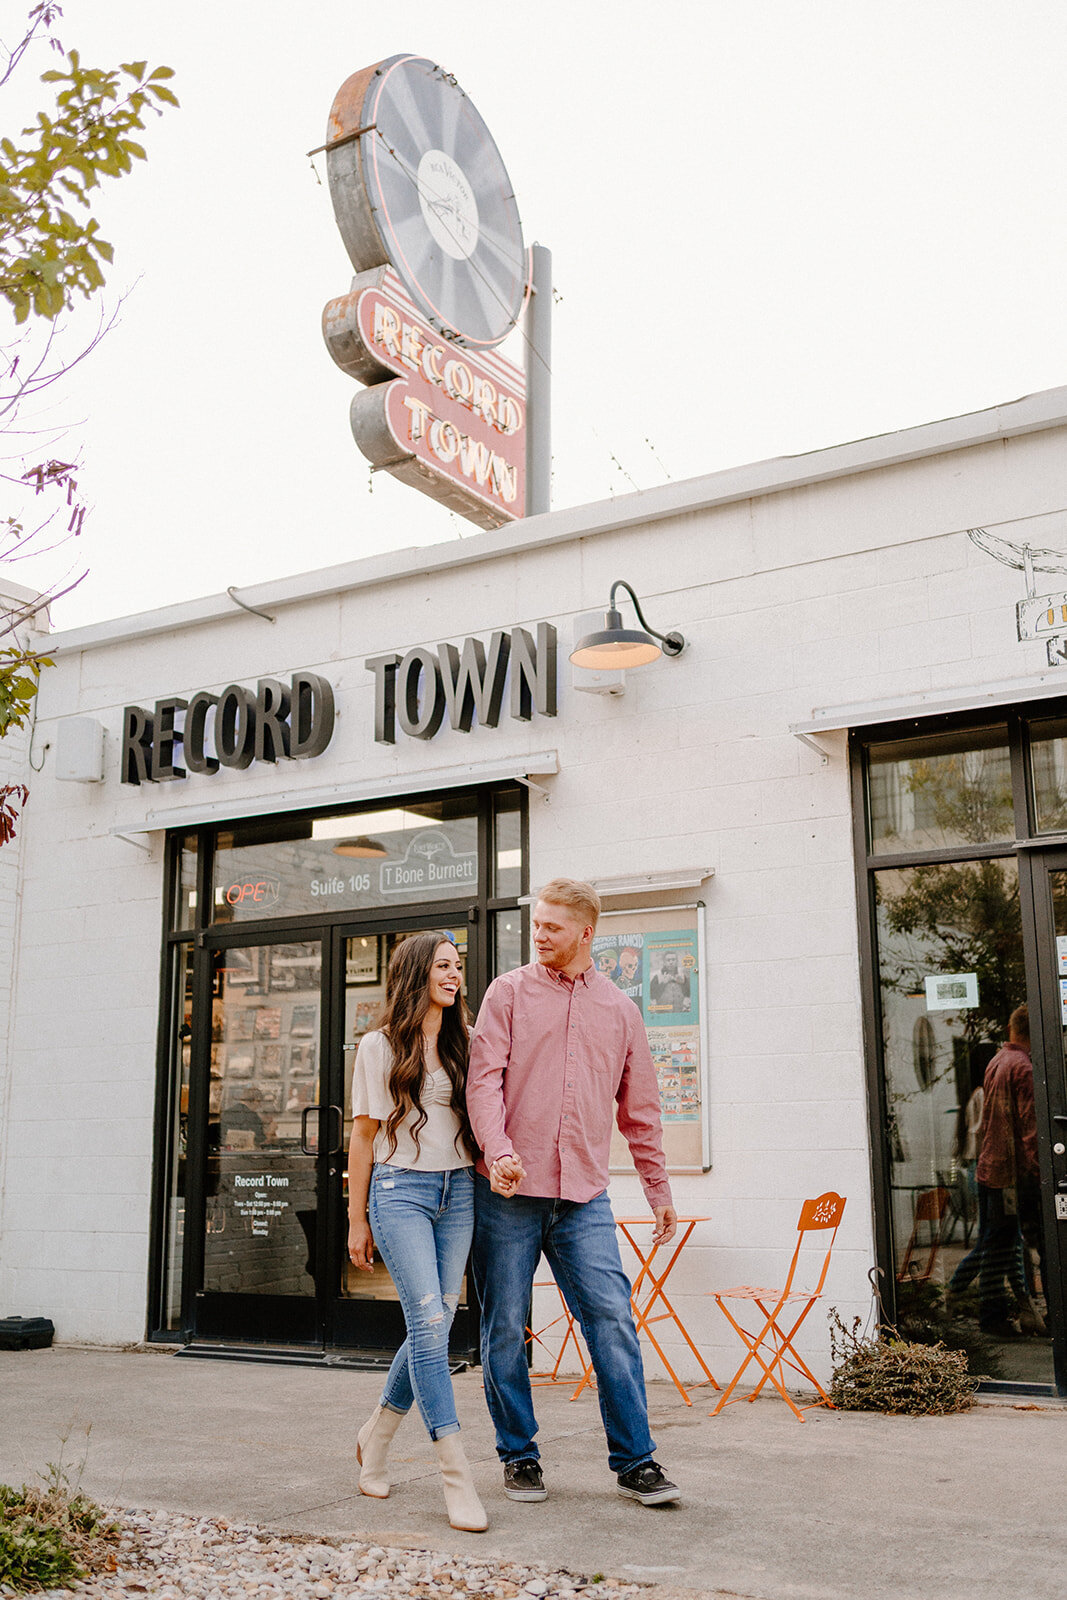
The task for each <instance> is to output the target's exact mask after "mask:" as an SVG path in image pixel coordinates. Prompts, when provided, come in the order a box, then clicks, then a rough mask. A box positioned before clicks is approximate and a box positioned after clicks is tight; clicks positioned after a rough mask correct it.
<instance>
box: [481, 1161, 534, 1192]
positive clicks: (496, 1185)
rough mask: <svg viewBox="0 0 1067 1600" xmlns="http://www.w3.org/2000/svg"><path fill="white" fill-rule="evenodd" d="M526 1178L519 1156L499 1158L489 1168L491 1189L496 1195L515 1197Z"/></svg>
mask: <svg viewBox="0 0 1067 1600" xmlns="http://www.w3.org/2000/svg"><path fill="white" fill-rule="evenodd" d="M525 1176H526V1168H525V1167H524V1166H523V1164H522V1162H521V1161H520V1160H519V1158H518V1156H517V1155H510V1156H498V1157H497V1158H496V1160H495V1161H494V1162H493V1164H492V1166H491V1167H490V1168H489V1187H490V1188H491V1189H492V1190H493V1192H494V1194H502V1195H513V1194H514V1193H515V1191H516V1190H517V1189H518V1187H519V1184H520V1183H521V1182H522V1180H523V1178H525Z"/></svg>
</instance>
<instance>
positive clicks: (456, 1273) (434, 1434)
mask: <svg viewBox="0 0 1067 1600" xmlns="http://www.w3.org/2000/svg"><path fill="white" fill-rule="evenodd" d="M462 977H463V968H462V963H461V961H460V957H459V952H458V951H457V949H456V947H455V945H454V944H453V942H452V940H451V939H450V938H449V936H448V934H446V933H417V934H413V935H412V936H411V937H410V938H408V939H405V940H403V942H402V943H401V944H399V945H398V946H397V947H396V949H395V950H394V951H393V955H392V959H391V960H390V962H389V970H388V974H387V976H386V1001H385V1010H384V1013H383V1015H382V1019H381V1022H380V1024H379V1026H378V1028H377V1029H376V1030H375V1031H374V1032H372V1033H367V1034H365V1035H364V1037H363V1038H362V1040H361V1041H360V1045H359V1050H358V1052H357V1054H356V1064H355V1070H354V1072H353V1076H352V1117H353V1122H352V1136H351V1142H350V1145H349V1152H348V1217H349V1227H348V1254H349V1257H350V1259H351V1260H352V1262H353V1263H354V1265H355V1266H356V1267H358V1268H360V1269H361V1270H362V1271H364V1272H370V1271H371V1270H372V1268H373V1265H374V1246H375V1245H377V1247H378V1251H379V1253H380V1255H381V1257H382V1260H383V1261H384V1262H385V1265H386V1267H387V1268H388V1269H389V1275H390V1277H391V1278H392V1280H393V1283H394V1285H395V1287H396V1291H397V1294H398V1296H399V1298H400V1304H401V1307H402V1309H403V1312H404V1324H405V1328H406V1330H407V1336H406V1338H405V1339H404V1342H403V1344H402V1345H401V1346H400V1349H399V1350H398V1351H397V1353H396V1355H395V1356H394V1358H393V1363H392V1366H391V1367H390V1368H389V1375H388V1377H387V1378H386V1380H385V1387H384V1389H383V1390H382V1396H381V1399H380V1401H379V1402H378V1405H377V1406H376V1407H375V1408H374V1411H373V1412H372V1414H371V1416H370V1417H369V1418H368V1420H367V1421H366V1422H365V1423H364V1424H363V1426H362V1428H360V1430H359V1435H358V1437H357V1441H356V1458H357V1460H358V1462H359V1464H360V1474H359V1488H360V1493H361V1494H366V1495H371V1496H373V1497H374V1498H376V1499H384V1498H385V1497H386V1496H387V1495H388V1494H389V1489H390V1483H389V1474H388V1470H387V1466H386V1455H387V1451H388V1448H389V1444H390V1442H391V1440H392V1438H393V1435H394V1434H395V1432H396V1430H397V1428H398V1427H399V1425H400V1421H401V1419H402V1418H403V1417H404V1416H405V1415H406V1413H407V1412H408V1411H409V1410H410V1409H411V1405H412V1402H413V1401H414V1402H415V1403H417V1405H418V1408H419V1412H420V1414H421V1416H422V1420H423V1422H424V1423H425V1425H426V1428H427V1431H428V1432H429V1435H430V1438H431V1439H432V1440H433V1444H434V1450H435V1451H436V1453H437V1460H438V1465H439V1467H440V1470H441V1477H442V1481H443V1486H444V1495H445V1505H446V1507H447V1509H448V1517H449V1521H450V1522H451V1524H452V1526H453V1527H454V1528H461V1529H463V1530H465V1531H466V1532H468V1533H480V1532H482V1531H483V1530H484V1529H485V1528H486V1527H487V1526H488V1521H487V1518H486V1514H485V1510H484V1508H483V1506H482V1503H481V1501H480V1500H479V1498H478V1494H477V1491H476V1490H475V1487H474V1482H473V1480H472V1478H471V1473H470V1468H469V1466H468V1464H467V1459H466V1456H465V1454H464V1451H463V1444H462V1441H461V1438H460V1427H459V1419H458V1417H457V1416H456V1401H455V1396H454V1394H453V1392H452V1379H451V1376H450V1374H449V1370H448V1334H449V1329H450V1328H451V1326H452V1319H453V1316H454V1315H455V1310H456V1306H457V1304H458V1303H459V1294H460V1288H461V1285H462V1283H463V1274H464V1271H465V1270H466V1265H467V1256H468V1253H469V1251H470V1245H471V1235H472V1232H473V1229H474V1184H473V1174H472V1165H473V1161H474V1140H473V1138H472V1136H471V1127H470V1121H469V1119H468V1116H467V1110H466V1103H465V1088H466V1080H467V1058H468V1049H469V1025H468V1016H467V1009H466V1005H465V1003H464V1000H463V996H462V994H461V992H460V985H461V982H462Z"/></svg>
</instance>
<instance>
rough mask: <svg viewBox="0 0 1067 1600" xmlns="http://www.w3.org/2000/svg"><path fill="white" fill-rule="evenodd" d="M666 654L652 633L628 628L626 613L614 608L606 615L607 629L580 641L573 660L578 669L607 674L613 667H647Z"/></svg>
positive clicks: (604, 627)
mask: <svg viewBox="0 0 1067 1600" xmlns="http://www.w3.org/2000/svg"><path fill="white" fill-rule="evenodd" d="M662 654H663V651H662V650H661V649H660V647H659V645H658V644H657V643H656V641H655V639H653V637H652V635H651V634H650V633H645V632H644V630H643V629H641V628H624V627H623V625H622V614H621V613H620V612H618V611H616V610H615V609H614V607H610V608H609V609H608V610H607V611H606V612H605V613H604V626H603V627H602V628H598V629H597V630H596V632H595V633H587V634H586V635H585V637H584V638H582V639H579V640H578V643H577V644H576V645H575V647H574V649H573V650H572V651H571V656H570V658H571V661H572V662H573V663H574V665H575V666H576V667H588V668H591V669H592V670H593V671H594V672H597V671H600V672H603V671H605V670H607V669H609V668H613V667H645V666H647V665H648V664H649V662H650V661H658V660H659V658H660V656H661V655H662Z"/></svg>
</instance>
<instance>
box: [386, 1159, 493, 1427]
mask: <svg viewBox="0 0 1067 1600" xmlns="http://www.w3.org/2000/svg"><path fill="white" fill-rule="evenodd" d="M472 1176H473V1170H472V1168H470V1167H458V1168H457V1169H456V1170H455V1171H454V1172H418V1171H416V1170H415V1169H414V1168H408V1167H390V1166H383V1165H380V1164H376V1165H375V1167H374V1171H373V1173H372V1174H371V1184H370V1204H369V1206H368V1208H367V1209H368V1213H369V1216H370V1225H371V1232H372V1233H373V1234H374V1242H375V1244H376V1245H377V1246H378V1250H379V1252H380V1254H381V1258H382V1260H383V1261H384V1262H385V1264H386V1266H387V1267H388V1268H389V1276H390V1277H391V1278H392V1280H393V1284H394V1286H395V1288H396V1292H397V1294H398V1295H399V1297H400V1304H401V1307H402V1308H403V1312H404V1323H405V1326H406V1327H407V1338H406V1339H405V1340H404V1343H403V1344H402V1345H401V1346H400V1349H399V1350H398V1351H397V1353H396V1355H395V1356H394V1357H393V1364H392V1366H391V1367H390V1368H389V1376H388V1377H387V1378H386V1380H385V1388H384V1389H383V1391H382V1397H381V1402H380V1404H381V1405H383V1406H384V1407H386V1408H387V1409H388V1410H389V1411H400V1412H407V1411H410V1409H411V1404H412V1400H416V1401H417V1402H418V1407H419V1411H420V1413H421V1415H422V1420H423V1422H424V1423H425V1424H426V1427H427V1430H428V1432H429V1435H430V1438H431V1439H443V1438H444V1436H445V1435H446V1434H448V1433H458V1432H459V1420H458V1418H457V1416H456V1401H455V1397H454V1395H453V1393H452V1378H451V1375H450V1373H449V1370H448V1333H449V1329H450V1328H451V1326H452V1319H453V1317H454V1316H455V1314H456V1306H457V1305H458V1303H459V1292H460V1288H461V1286H462V1283H463V1274H464V1272H465V1271H466V1267H467V1255H468V1252H469V1251H470V1244H471V1229H472V1228H473V1226H474V1185H473V1183H472V1181H471V1179H472Z"/></svg>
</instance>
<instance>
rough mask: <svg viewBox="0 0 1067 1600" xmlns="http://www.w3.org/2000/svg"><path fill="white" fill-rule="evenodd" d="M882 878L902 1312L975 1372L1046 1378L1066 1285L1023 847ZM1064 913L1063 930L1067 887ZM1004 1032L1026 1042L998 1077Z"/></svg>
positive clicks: (884, 1012) (878, 904) (906, 1326)
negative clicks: (1054, 1267) (1055, 1220)
mask: <svg viewBox="0 0 1067 1600" xmlns="http://www.w3.org/2000/svg"><path fill="white" fill-rule="evenodd" d="M1024 873H1025V862H1024ZM873 880H874V895H875V909H876V929H877V949H878V969H879V973H878V975H879V990H880V1013H881V1024H882V1042H883V1059H884V1063H885V1096H886V1103H885V1121H884V1128H885V1138H886V1165H887V1170H888V1174H889V1183H890V1194H891V1199H892V1211H891V1223H892V1237H893V1256H894V1269H895V1274H894V1275H895V1279H896V1282H895V1285H894V1288H895V1303H896V1325H897V1326H898V1328H899V1329H900V1331H901V1333H902V1334H903V1335H905V1336H906V1337H909V1338H914V1339H919V1340H922V1341H924V1342H930V1341H933V1340H937V1339H939V1340H941V1341H943V1342H944V1343H945V1344H946V1345H947V1346H949V1348H955V1349H962V1350H965V1351H966V1352H967V1356H968V1362H969V1366H970V1370H971V1371H972V1372H973V1373H975V1375H976V1376H981V1377H983V1378H986V1379H990V1380H993V1381H1001V1382H1007V1383H1010V1384H1012V1385H1016V1386H1017V1385H1020V1384H1023V1385H1025V1384H1039V1385H1051V1384H1052V1383H1053V1381H1054V1364H1053V1342H1052V1334H1053V1331H1054V1329H1056V1328H1057V1326H1058V1318H1059V1298H1058V1288H1057V1285H1056V1283H1054V1282H1053V1281H1052V1273H1051V1271H1050V1268H1049V1263H1048V1262H1047V1260H1046V1256H1045V1249H1044V1234H1043V1232H1042V1228H1041V1214H1040V1213H1041V1190H1042V1187H1045V1188H1047V1186H1048V1184H1049V1182H1050V1173H1049V1167H1048V1147H1047V1142H1045V1141H1043V1140H1039V1139H1038V1138H1037V1122H1038V1116H1039V1115H1040V1114H1041V1113H1040V1112H1039V1111H1038V1110H1035V1104H1036V1106H1037V1107H1041V1106H1042V1104H1043V1097H1044V1068H1045V1065H1046V1060H1047V1057H1046V1056H1045V1055H1044V1054H1043V1053H1042V1051H1041V1050H1040V1048H1039V1047H1038V1045H1037V1044H1036V1043H1035V1045H1034V1048H1033V1057H1032V1064H1031V1057H1030V1053H1029V1040H1026V1039H1024V1038H1023V1037H1022V1033H1023V1027H1024V1022H1025V1012H1019V1010H1018V1008H1019V1007H1024V1006H1025V1004H1026V1002H1027V1000H1028V998H1029V999H1030V1002H1031V1005H1030V1009H1031V1010H1034V1009H1036V1008H1035V1007H1034V1004H1033V995H1034V992H1035V991H1034V986H1033V984H1032V983H1031V982H1029V981H1028V977H1029V973H1028V962H1027V959H1026V955H1025V945H1026V943H1027V942H1028V935H1029V927H1030V919H1029V917H1028V915H1027V914H1026V903H1027V898H1028V897H1027V895H1026V894H1025V893H1024V892H1022V891H1023V890H1024V885H1023V884H1022V883H1021V882H1020V871H1019V867H1018V865H1017V859H1016V857H1015V856H1002V857H985V858H982V857H978V856H975V857H974V858H971V859H958V858H957V859H955V860H951V861H948V862H936V863H934V862H923V863H921V864H918V865H914V866H899V867H889V868H885V869H883V870H879V871H877V872H875V873H874V874H873ZM1064 912H1065V922H1064V933H1065V935H1067V898H1065V900H1064ZM1065 949H1067V944H1065ZM1065 972H1067V967H1065ZM1035 1023H1036V1019H1035ZM1032 1031H1033V1032H1034V1033H1035V1040H1036V1038H1037V1029H1036V1026H1035V1028H1034V1029H1033V1030H1032ZM1009 1034H1012V1035H1013V1036H1015V1035H1018V1042H1019V1045H1020V1047H1022V1046H1026V1048H1019V1049H1017V1050H1016V1052H1015V1055H1014V1056H1013V1058H1012V1061H1013V1065H1012V1067H1011V1071H1010V1074H1008V1075H1007V1076H1002V1074H1003V1065H1004V1061H1005V1058H1004V1056H1003V1053H1002V1052H1003V1046H1004V1044H1005V1042H1006V1041H1007V1040H1008V1038H1009ZM1056 1050H1057V1052H1061V1050H1062V1047H1061V1044H1060V1040H1059V1038H1057V1041H1056ZM1035 1069H1036V1072H1035ZM1057 1071H1058V1072H1059V1074H1060V1078H1061V1080H1062V1064H1059V1065H1058V1066H1057ZM994 1077H995V1078H996V1079H997V1083H996V1087H995V1089H994V1082H993V1080H994ZM1035 1078H1036V1082H1035ZM1035 1090H1036V1099H1035ZM994 1156H995V1157H996V1163H995V1165H994ZM1031 1157H1032V1158H1033V1164H1032V1165H1028V1163H1030V1162H1031ZM1009 1165H1010V1167H1011V1171H1010V1172H1009V1171H1007V1168H1008V1166H1009ZM1061 1171H1067V1167H1061ZM1009 1179H1011V1181H1010V1182H1009Z"/></svg>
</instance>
